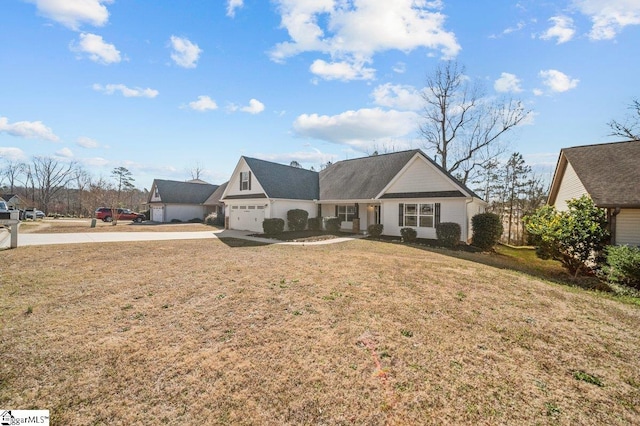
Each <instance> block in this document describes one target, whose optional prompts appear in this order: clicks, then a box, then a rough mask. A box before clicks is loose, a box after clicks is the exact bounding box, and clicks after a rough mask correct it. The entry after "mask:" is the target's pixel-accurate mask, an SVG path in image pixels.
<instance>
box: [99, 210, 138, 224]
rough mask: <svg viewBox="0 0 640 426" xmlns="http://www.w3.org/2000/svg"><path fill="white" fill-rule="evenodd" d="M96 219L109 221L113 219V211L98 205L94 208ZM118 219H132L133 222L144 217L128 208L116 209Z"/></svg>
mask: <svg viewBox="0 0 640 426" xmlns="http://www.w3.org/2000/svg"><path fill="white" fill-rule="evenodd" d="M96 219H101V220H102V221H103V222H111V221H112V220H113V213H112V212H111V209H110V208H108V207H99V208H97V209H96ZM117 219H118V220H133V221H134V222H138V223H140V222H142V221H143V220H145V217H144V215H143V214H141V213H136V212H132V211H131V210H129V209H117Z"/></svg>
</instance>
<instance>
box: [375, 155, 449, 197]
mask: <svg viewBox="0 0 640 426" xmlns="http://www.w3.org/2000/svg"><path fill="white" fill-rule="evenodd" d="M457 189H459V188H458V187H457V186H455V185H454V184H453V183H452V182H451V181H450V180H449V179H447V178H446V177H445V176H444V175H443V174H442V173H441V172H440V171H439V170H437V169H436V168H435V167H434V166H433V165H432V164H430V163H427V162H426V161H425V160H424V159H422V158H419V157H418V158H416V159H415V160H414V161H413V162H412V163H411V164H410V165H409V167H408V168H407V169H406V170H405V171H404V173H402V174H401V175H400V176H399V177H398V179H397V180H395V181H394V182H393V183H392V184H391V186H390V187H389V188H388V189H387V190H386V191H385V192H386V193H398V192H430V191H452V190H457Z"/></svg>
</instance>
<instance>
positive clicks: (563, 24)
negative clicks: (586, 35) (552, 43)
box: [540, 16, 576, 44]
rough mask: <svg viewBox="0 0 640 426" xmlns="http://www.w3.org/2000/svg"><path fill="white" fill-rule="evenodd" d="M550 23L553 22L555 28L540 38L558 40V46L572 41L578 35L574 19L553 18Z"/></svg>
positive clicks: (565, 17)
mask: <svg viewBox="0 0 640 426" xmlns="http://www.w3.org/2000/svg"><path fill="white" fill-rule="evenodd" d="M549 21H551V22H553V26H552V27H551V28H549V29H548V30H547V31H545V32H544V34H542V35H541V36H540V38H541V39H542V40H551V39H553V38H556V44H562V43H566V42H568V41H569V40H571V39H572V38H573V36H574V35H575V33H576V30H575V27H574V25H573V19H571V18H569V17H567V16H553V17H551V18H549Z"/></svg>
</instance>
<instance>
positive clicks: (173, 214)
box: [148, 179, 219, 223]
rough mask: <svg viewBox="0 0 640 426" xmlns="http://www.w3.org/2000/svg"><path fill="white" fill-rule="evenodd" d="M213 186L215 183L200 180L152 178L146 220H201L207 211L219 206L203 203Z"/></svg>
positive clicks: (213, 189) (214, 188) (209, 195)
mask: <svg viewBox="0 0 640 426" xmlns="http://www.w3.org/2000/svg"><path fill="white" fill-rule="evenodd" d="M216 189H218V185H211V184H209V183H206V182H203V181H201V180H194V181H188V182H180V181H175V180H163V179H154V180H153V184H152V185H151V191H150V192H149V200H148V205H149V210H150V213H149V215H150V219H151V220H152V221H154V222H161V223H167V222H172V221H180V222H187V221H189V220H192V219H202V220H204V218H205V217H206V216H207V215H208V214H209V213H211V212H213V211H217V210H218V209H219V207H218V205H217V204H213V203H211V204H205V203H206V201H207V200H208V199H209V197H211V195H212V194H213V193H214V192H215V191H216ZM218 204H219V203H218Z"/></svg>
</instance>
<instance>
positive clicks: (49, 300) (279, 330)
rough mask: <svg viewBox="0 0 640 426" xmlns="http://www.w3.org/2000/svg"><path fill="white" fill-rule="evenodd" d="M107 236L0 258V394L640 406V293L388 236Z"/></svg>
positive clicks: (510, 419) (639, 417)
mask: <svg viewBox="0 0 640 426" xmlns="http://www.w3.org/2000/svg"><path fill="white" fill-rule="evenodd" d="M106 246H107V247H112V248H113V250H112V251H111V252H109V253H108V255H107V254H104V253H101V255H100V256H96V254H95V252H94V250H92V245H87V244H83V245H68V246H48V247H23V248H18V249H15V250H8V251H4V252H2V253H1V254H0V271H2V274H1V275H0V327H1V328H0V339H1V341H2V368H1V369H0V407H3V408H11V409H26V408H40V409H50V410H51V415H52V424H63V423H67V424H77V425H84V424H107V423H109V424H110V423H113V422H114V421H115V422H116V423H122V424H125V423H134V424H135V423H144V424H160V423H166V424H180V423H187V422H188V423H194V424H198V423H201V424H247V425H249V424H274V425H275V424H278V425H279V424H292V425H293V424H295V425H298V424H367V425H376V424H380V425H382V424H443V423H450V424H478V423H481V424H637V423H639V422H640V409H639V408H638V407H640V354H639V353H638V350H637V348H638V347H640V327H639V326H640V309H639V308H638V307H637V306H634V305H632V304H625V303H622V302H620V301H617V300H611V299H609V298H606V297H602V296H601V295H599V294H597V293H593V292H586V291H584V290H580V289H575V288H571V287H567V286H560V285H557V284H553V283H550V282H548V281H541V280H540V279H538V278H534V277H532V276H531V275H528V274H526V273H521V272H514V271H511V270H505V269H499V267H500V265H494V266H489V265H483V264H480V263H478V262H477V261H474V262H471V261H468V260H465V259H461V258H459V256H477V255H476V254H472V253H459V252H456V256H458V257H452V256H450V255H449V254H447V253H445V252H442V253H440V252H434V251H429V250H425V249H424V248H420V247H409V246H404V245H399V244H391V243H385V242H377V241H366V240H357V241H352V242H348V243H343V244H338V245H328V246H305V247H301V246H280V245H269V246H251V245H250V244H247V243H246V242H243V241H239V240H225V241H218V240H198V241H164V242H159V243H158V242H155V243H116V244H109V245H106ZM95 247H98V246H95ZM104 247H105V245H101V246H100V248H101V250H104ZM486 256H487V259H489V258H490V256H489V255H486ZM494 258H496V256H494ZM498 258H499V256H498ZM485 263H489V262H485ZM496 266H498V267H496Z"/></svg>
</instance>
